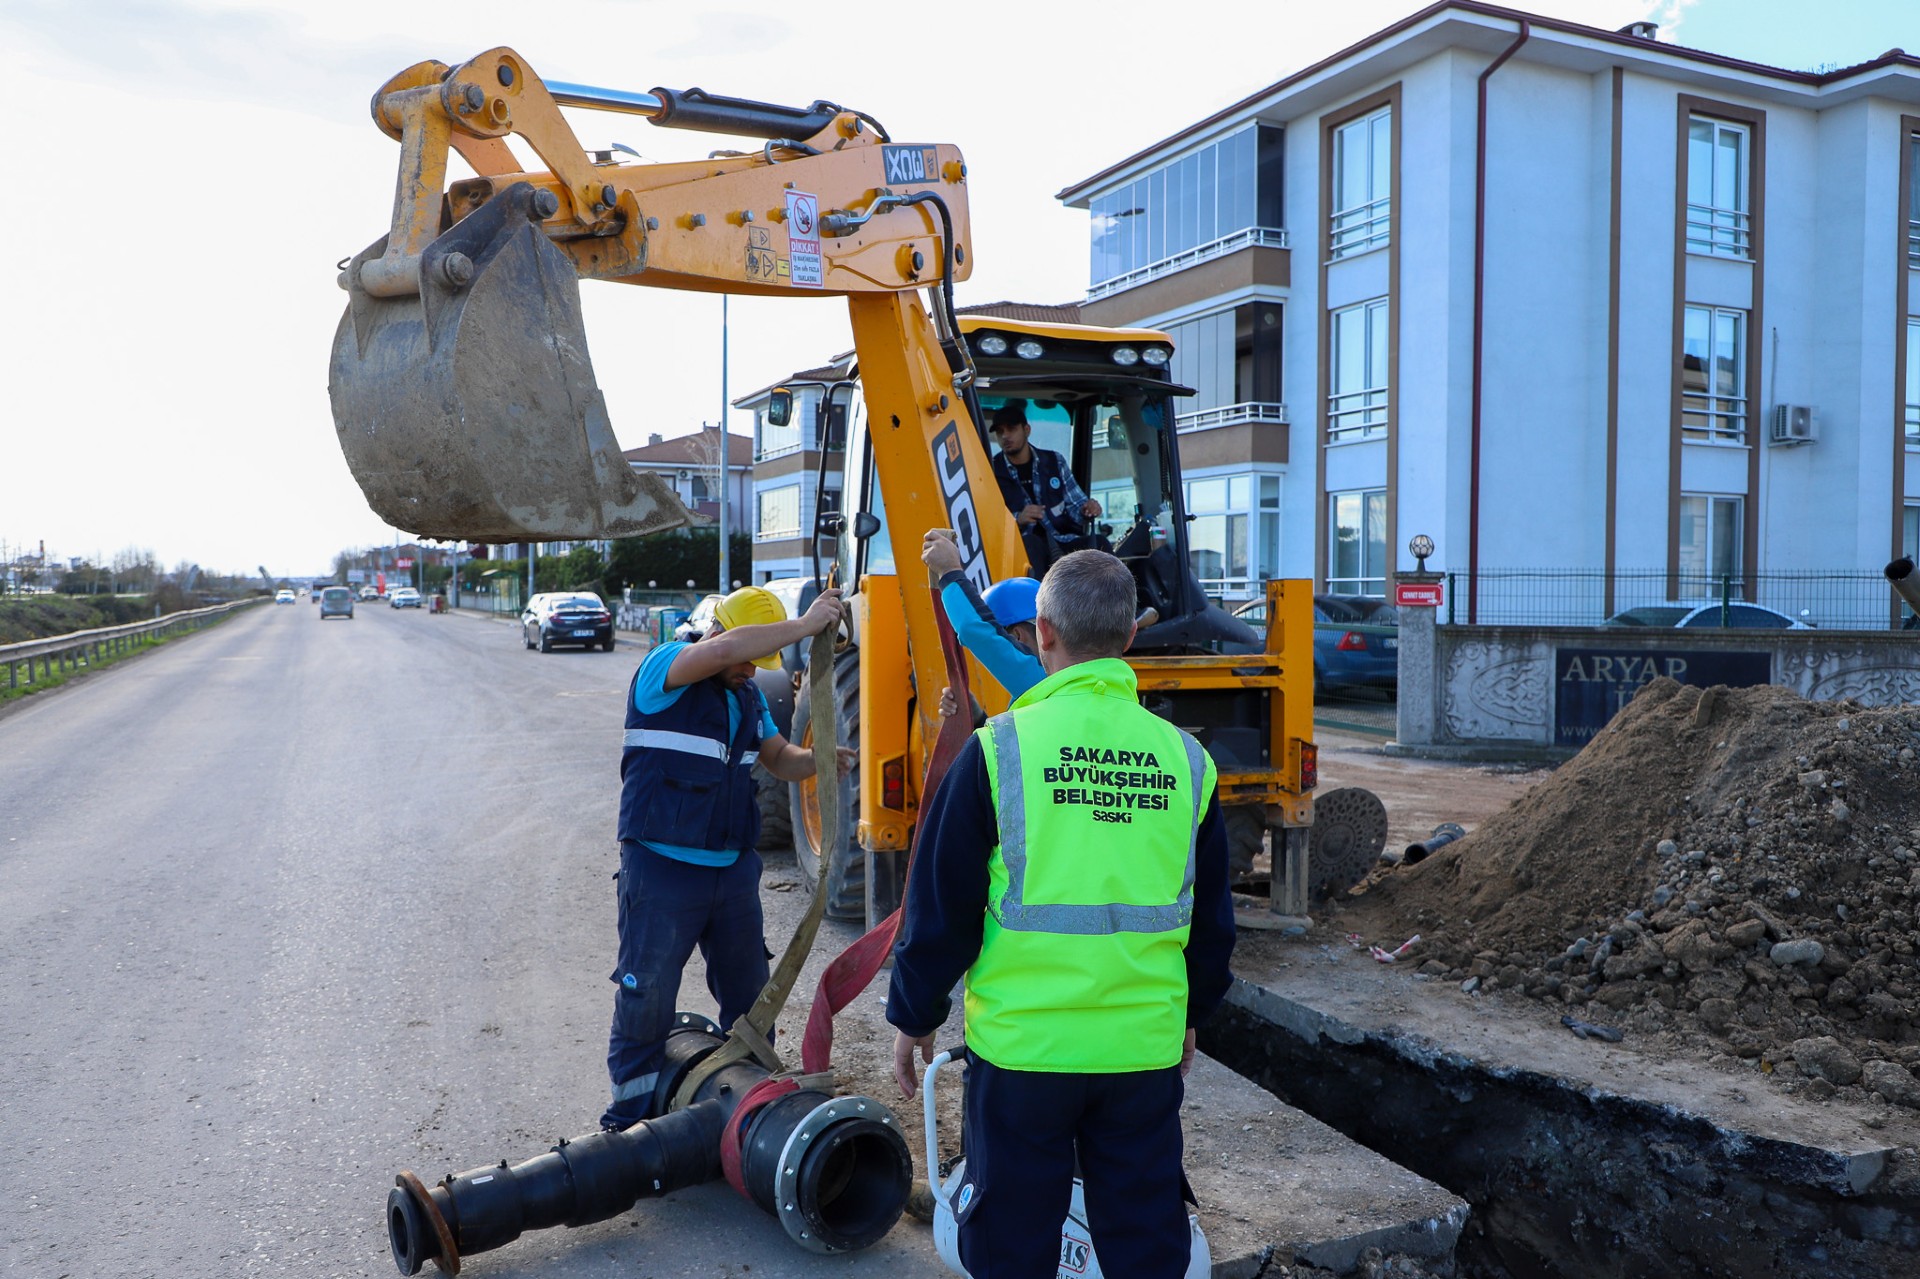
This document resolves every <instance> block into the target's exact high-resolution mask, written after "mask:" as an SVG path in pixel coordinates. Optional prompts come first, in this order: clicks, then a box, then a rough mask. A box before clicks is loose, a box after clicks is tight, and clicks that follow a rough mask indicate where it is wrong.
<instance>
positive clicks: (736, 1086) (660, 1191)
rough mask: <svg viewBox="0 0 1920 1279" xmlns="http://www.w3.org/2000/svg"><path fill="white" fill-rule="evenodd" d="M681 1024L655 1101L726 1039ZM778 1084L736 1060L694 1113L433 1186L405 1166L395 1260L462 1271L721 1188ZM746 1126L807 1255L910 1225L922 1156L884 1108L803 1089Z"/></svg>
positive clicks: (751, 1157)
mask: <svg viewBox="0 0 1920 1279" xmlns="http://www.w3.org/2000/svg"><path fill="white" fill-rule="evenodd" d="M682 1020H683V1023H688V1024H683V1025H681V1026H680V1027H677V1028H676V1029H675V1030H674V1032H673V1033H672V1034H671V1035H669V1036H668V1038H667V1064H666V1065H665V1066H664V1067H663V1068H662V1070H661V1073H660V1081H659V1084H658V1086H657V1089H656V1091H655V1093H654V1096H655V1097H656V1099H659V1100H662V1101H664V1100H665V1099H667V1098H670V1097H672V1096H673V1094H674V1092H675V1091H676V1090H677V1088H678V1086H679V1084H680V1081H681V1080H682V1079H684V1078H685V1076H686V1074H687V1072H688V1071H690V1070H691V1069H692V1068H693V1067H694V1066H695V1065H696V1064H697V1063H698V1062H699V1061H701V1060H702V1059H703V1058H705V1057H706V1056H708V1055H709V1054H711V1053H712V1052H714V1051H715V1050H717V1049H718V1048H719V1047H720V1045H721V1043H722V1042H724V1041H723V1039H722V1037H721V1036H720V1035H719V1034H718V1033H716V1032H715V1031H714V1030H713V1029H712V1024H711V1023H706V1024H705V1025H694V1024H690V1023H691V1022H692V1019H691V1018H687V1017H685V1015H683V1019H682ZM702 1020H704V1019H702ZM767 1078H768V1072H767V1071H766V1069H765V1068H764V1067H762V1066H760V1065H758V1064H757V1063H755V1062H752V1061H738V1062H734V1063H732V1064H730V1065H727V1066H724V1067H722V1068H721V1069H720V1070H718V1071H716V1072H715V1073H714V1074H713V1076H712V1077H711V1078H709V1079H708V1080H707V1081H706V1082H705V1083H704V1084H702V1085H701V1087H700V1088H699V1090H698V1091H697V1092H696V1093H695V1096H694V1100H693V1101H692V1103H691V1104H689V1105H687V1106H686V1107H684V1108H683V1109H680V1110H675V1111H673V1112H671V1113H669V1114H665V1115H661V1116H660V1117H658V1118H655V1119H645V1120H642V1121H640V1122H639V1123H637V1124H635V1125H634V1126H633V1127H631V1128H628V1129H626V1130H624V1131H621V1132H594V1133H588V1134H586V1135H585V1136H581V1137H575V1138H573V1139H572V1140H570V1141H561V1142H560V1143H559V1144H558V1145H556V1146H554V1147H553V1148H552V1149H551V1150H549V1151H548V1152H547V1153H545V1154H542V1155H536V1156H534V1157H533V1158H531V1159H528V1160H526V1161H524V1162H522V1163H518V1164H509V1163H508V1162H507V1161H506V1160H504V1159H502V1160H501V1161H500V1162H498V1163H497V1164H493V1165H491V1166H488V1167H481V1168H473V1169H470V1170H468V1171H466V1172H462V1173H453V1174H449V1175H448V1176H447V1177H445V1178H444V1179H442V1180H441V1181H440V1182H438V1183H436V1184H434V1185H432V1186H427V1185H425V1184H424V1183H422V1181H421V1180H420V1178H419V1177H418V1176H416V1175H415V1174H414V1173H412V1172H402V1173H401V1174H399V1176H397V1177H396V1178H395V1179H394V1182H395V1185H394V1188H393V1189H392V1190H390V1191H388V1192H387V1242H388V1244H389V1245H390V1246H391V1247H392V1249H393V1262H394V1265H395V1266H397V1267H399V1270H400V1273H401V1274H403V1275H416V1274H419V1273H420V1269H421V1267H422V1266H424V1265H425V1264H426V1263H427V1262H429V1261H431V1262H433V1263H434V1264H435V1265H437V1266H438V1267H439V1268H440V1269H441V1270H442V1271H444V1272H445V1273H447V1274H458V1273H459V1272H460V1265H461V1261H462V1260H463V1259H464V1258H466V1257H470V1256H472V1255H474V1254H475V1253H481V1252H487V1251H490V1250H492V1249H494V1248H499V1247H502V1246H503V1245H505V1244H509V1243H512V1242H513V1241H514V1240H515V1239H518V1238H519V1237H520V1236H521V1235H522V1234H524V1233H525V1232H526V1231H529V1230H546V1229H550V1228H552V1227H554V1226H585V1225H590V1224H591V1223H593V1222H596V1221H605V1220H607V1219H608V1218H610V1217H617V1216H619V1215H620V1214H621V1213H623V1212H625V1211H626V1210H627V1209H628V1208H631V1207H632V1206H633V1205H634V1204H635V1203H637V1202H639V1201H640V1200H642V1199H649V1198H658V1197H659V1196H661V1195H667V1194H672V1193H673V1192H674V1191H676V1190H682V1189H685V1188H686V1187H688V1186H696V1185H699V1184H701V1183H703V1182H707V1181H712V1180H715V1179H716V1178H718V1177H719V1176H720V1175H721V1142H722V1140H723V1133H724V1132H725V1130H726V1129H727V1128H728V1127H729V1124H730V1121H732V1120H733V1119H734V1118H735V1114H734V1112H735V1109H736V1107H737V1106H738V1104H739V1103H740V1101H741V1100H742V1099H743V1098H745V1097H746V1096H747V1093H748V1091H749V1090H750V1089H752V1088H754V1087H755V1086H756V1085H758V1084H760V1083H762V1082H763V1081H765V1080H766V1079H767ZM738 1129H739V1140H740V1145H741V1151H740V1155H739V1164H740V1168H741V1174H742V1179H743V1182H744V1189H745V1191H746V1193H747V1196H748V1197H749V1198H750V1199H752V1200H753V1201H754V1202H755V1203H756V1204H758V1205H759V1206H760V1207H761V1208H762V1209H763V1210H765V1211H766V1212H767V1213H768V1214H770V1215H771V1216H773V1217H775V1218H776V1219H777V1220H778V1221H779V1222H780V1225H781V1227H782V1229H784V1230H785V1231H786V1232H787V1234H788V1236H789V1237H790V1238H792V1239H793V1240H794V1241H795V1242H796V1243H798V1244H800V1245H801V1246H802V1247H804V1248H806V1249H808V1250H809V1251H812V1252H850V1251H853V1250H855V1249H859V1248H865V1247H867V1246H868V1245H870V1244H872V1243H873V1242H875V1241H876V1240H878V1239H879V1238H880V1237H881V1236H882V1235H884V1234H886V1233H887V1231H889V1230H891V1229H892V1228H893V1224H894V1223H895V1222H896V1221H898V1220H899V1219H900V1214H901V1212H902V1211H903V1210H904V1209H905V1207H906V1202H907V1193H908V1190H909V1188H910V1186H911V1183H912V1177H913V1160H912V1156H911V1155H910V1154H909V1153H908V1151H907V1143H906V1139H905V1137H904V1136H903V1135H902V1133H901V1131H900V1124H899V1121H898V1120H897V1119H895V1118H894V1116H893V1113H892V1112H891V1111H889V1110H888V1109H887V1108H886V1107H885V1106H883V1105H882V1104H881V1103H879V1102H877V1101H874V1100H873V1099H872V1098H870V1097H834V1096H830V1095H828V1094H826V1093H824V1092H820V1091H817V1090H815V1089H810V1088H799V1089H795V1090H793V1091H788V1092H785V1093H783V1094H781V1095H778V1096H777V1097H776V1098H775V1099H774V1100H772V1101H769V1102H766V1103H764V1104H761V1105H759V1106H757V1107H754V1108H753V1109H752V1110H751V1111H750V1112H748V1113H745V1114H744V1115H743V1116H742V1117H741V1120H740V1123H739V1124H738Z"/></svg>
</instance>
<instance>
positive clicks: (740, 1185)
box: [720, 1075, 800, 1199]
mask: <svg viewBox="0 0 1920 1279" xmlns="http://www.w3.org/2000/svg"><path fill="white" fill-rule="evenodd" d="M799 1090H800V1085H799V1084H797V1083H795V1082H794V1081H793V1080H791V1079H788V1078H786V1077H784V1076H781V1075H768V1076H767V1077H766V1078H765V1079H762V1080H761V1081H760V1082H759V1083H757V1084H755V1085H754V1086H753V1087H751V1088H749V1089H747V1095H746V1096H744V1097H742V1098H741V1099H740V1103H739V1104H738V1105H736V1106H735V1107H734V1108H733V1115H732V1116H731V1117H730V1118H729V1119H728V1120H727V1126H726V1127H725V1128H723V1129H721V1131H720V1171H722V1172H724V1173H725V1174H726V1175H727V1184H728V1185H729V1186H732V1187H733V1188H734V1189H735V1190H737V1191H739V1192H740V1197H741V1198H743V1199H751V1198H752V1197H753V1196H752V1195H750V1194H748V1193H747V1182H746V1178H744V1177H743V1176H741V1174H740V1140H741V1137H742V1136H743V1135H744V1134H745V1133H746V1131H747V1122H748V1121H749V1120H751V1119H752V1118H753V1117H754V1116H755V1115H757V1114H759V1113H760V1107H762V1106H764V1105H766V1104H767V1103H768V1102H770V1101H772V1100H773V1099H774V1098H775V1097H783V1096H785V1095H786V1094H787V1093H790V1092H798V1091H799Z"/></svg>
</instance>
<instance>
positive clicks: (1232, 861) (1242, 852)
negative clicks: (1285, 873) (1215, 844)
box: [1225, 804, 1267, 884]
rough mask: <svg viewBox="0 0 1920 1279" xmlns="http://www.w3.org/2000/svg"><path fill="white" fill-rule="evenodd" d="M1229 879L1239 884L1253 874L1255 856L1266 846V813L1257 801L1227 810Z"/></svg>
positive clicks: (1228, 880) (1264, 849)
mask: <svg viewBox="0 0 1920 1279" xmlns="http://www.w3.org/2000/svg"><path fill="white" fill-rule="evenodd" d="M1225 818H1226V823H1227V882H1228V883H1231V884H1239V883H1243V882H1245V881H1246V880H1247V879H1249V878H1250V877H1251V876H1252V874H1253V859H1254V857H1255V856H1256V855H1258V854H1260V853H1262V852H1265V851H1266V847H1267V822H1266V815H1265V814H1264V813H1263V812H1262V811H1261V809H1260V806H1259V805H1258V804H1237V805H1235V806H1234V807H1232V808H1229V809H1227V810H1226V812H1225Z"/></svg>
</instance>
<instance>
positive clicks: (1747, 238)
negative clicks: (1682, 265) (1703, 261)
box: [1687, 204, 1753, 258]
mask: <svg viewBox="0 0 1920 1279" xmlns="http://www.w3.org/2000/svg"><path fill="white" fill-rule="evenodd" d="M1752 223H1753V218H1752V215H1750V214H1748V213H1746V212H1745V211H1744V210H1741V209H1721V208H1716V207H1713V206H1711V205H1705V204H1689V205H1688V206H1687V252H1689V253H1706V254H1711V255H1712V256H1714V257H1720V258H1751V257H1752V256H1753V242H1752V239H1751V228H1752Z"/></svg>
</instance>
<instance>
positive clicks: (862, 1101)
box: [773, 1097, 893, 1252]
mask: <svg viewBox="0 0 1920 1279" xmlns="http://www.w3.org/2000/svg"><path fill="white" fill-rule="evenodd" d="M842 1119H878V1120H879V1121H880V1122H881V1123H883V1124H886V1125H887V1126H888V1127H892V1126H893V1112H892V1111H890V1110H888V1109H887V1108H886V1107H885V1106H883V1105H881V1104H880V1103H879V1102H877V1101H875V1100H874V1099H873V1098H871V1097H834V1098H831V1099H829V1100H827V1101H825V1102H823V1103H821V1104H820V1105H818V1106H815V1107H814V1108H813V1109H812V1110H811V1111H809V1112H808V1113H807V1117H806V1118H805V1119H802V1120H801V1121H800V1122H799V1123H797V1124H795V1125H794V1127H793V1131H792V1132H790V1133H788V1134H787V1144H786V1145H784V1146H782V1147H781V1148H780V1164H779V1166H778V1167H777V1168H775V1169H774V1174H773V1200H774V1208H775V1210H776V1212H777V1215H778V1216H779V1218H780V1227H781V1229H783V1230H785V1231H786V1232H787V1235H788V1237H789V1238H791V1239H792V1240H793V1241H794V1242H795V1243H797V1244H799V1245H800V1246H801V1247H802V1248H805V1249H807V1250H808V1251H809V1252H838V1251H840V1249H838V1248H836V1247H834V1246H833V1245H832V1244H830V1243H828V1242H826V1241H825V1240H824V1239H819V1238H816V1237H815V1236H814V1234H813V1232H812V1231H811V1230H809V1229H808V1228H807V1226H806V1222H805V1221H804V1220H803V1219H802V1218H801V1216H800V1194H799V1184H800V1161H801V1160H802V1159H803V1158H804V1157H805V1156H806V1153H807V1148H808V1147H809V1146H811V1145H812V1144H813V1143H814V1142H815V1141H816V1140H817V1139H818V1138H819V1137H820V1136H821V1134H823V1133H825V1132H826V1131H827V1129H828V1128H830V1127H832V1126H833V1124H834V1123H835V1122H837V1121H838V1120H842Z"/></svg>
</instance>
